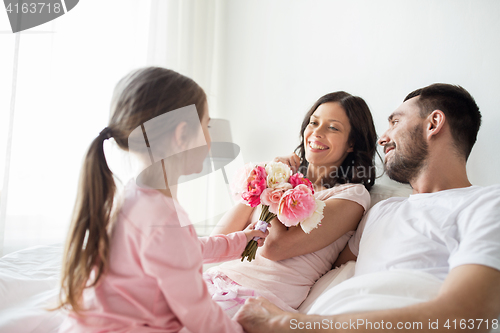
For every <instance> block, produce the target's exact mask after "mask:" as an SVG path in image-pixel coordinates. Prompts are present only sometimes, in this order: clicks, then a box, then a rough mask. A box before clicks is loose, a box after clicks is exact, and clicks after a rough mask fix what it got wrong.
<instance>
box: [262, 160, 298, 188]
mask: <svg viewBox="0 0 500 333" xmlns="http://www.w3.org/2000/svg"><path fill="white" fill-rule="evenodd" d="M266 173H267V187H269V188H272V189H274V188H276V187H278V186H280V184H282V183H286V182H288V179H289V178H290V176H291V175H292V170H291V169H290V167H289V166H288V165H286V164H285V163H282V162H269V163H267V164H266Z"/></svg>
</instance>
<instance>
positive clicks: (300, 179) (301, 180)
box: [289, 172, 314, 194]
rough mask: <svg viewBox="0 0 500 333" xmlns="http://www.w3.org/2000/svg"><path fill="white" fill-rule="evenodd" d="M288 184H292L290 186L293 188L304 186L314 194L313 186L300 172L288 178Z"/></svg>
mask: <svg viewBox="0 0 500 333" xmlns="http://www.w3.org/2000/svg"><path fill="white" fill-rule="evenodd" d="M289 181H290V184H292V186H293V187H294V188H295V187H296V186H297V185H300V184H304V185H306V186H307V187H309V189H310V190H311V192H312V194H314V188H313V184H312V183H311V181H310V180H309V179H307V178H306V177H304V175H303V174H301V173H300V172H297V173H296V174H294V175H292V176H290V180H289Z"/></svg>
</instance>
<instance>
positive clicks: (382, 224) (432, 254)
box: [349, 185, 500, 280]
mask: <svg viewBox="0 0 500 333" xmlns="http://www.w3.org/2000/svg"><path fill="white" fill-rule="evenodd" d="M349 247H350V250H351V252H352V253H353V254H355V255H357V256H358V259H357V263H356V273H355V275H362V274H367V273H373V272H377V271H386V270H390V269H410V270H419V271H423V272H427V273H430V274H433V275H434V276H436V277H438V278H440V279H441V280H444V279H445V278H446V276H447V275H448V273H449V271H450V270H451V269H452V268H454V267H457V266H460V265H464V264H479V265H485V266H489V267H492V268H495V269H497V270H500V185H493V186H488V187H480V186H471V187H466V188H458V189H451V190H445V191H440V192H435V193H421V194H412V195H411V196H410V197H409V198H390V199H387V200H385V201H382V202H380V203H378V204H377V205H375V206H374V207H373V208H372V209H370V210H369V211H368V213H367V214H366V215H365V217H364V218H363V220H362V221H361V223H360V225H359V227H358V230H357V231H356V233H355V234H354V235H353V237H352V238H351V239H350V240H349Z"/></svg>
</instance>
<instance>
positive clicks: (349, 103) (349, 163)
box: [295, 91, 377, 191]
mask: <svg viewBox="0 0 500 333" xmlns="http://www.w3.org/2000/svg"><path fill="white" fill-rule="evenodd" d="M330 102H336V103H339V104H340V105H341V106H342V108H343V109H344V111H345V113H346V115H347V118H349V122H350V124H351V132H350V133H349V142H350V143H352V144H353V149H354V150H353V152H350V153H349V154H348V155H347V157H346V158H345V160H344V162H343V163H342V165H341V166H340V168H339V169H338V170H335V172H331V173H330V174H329V175H328V177H327V179H323V186H325V187H327V188H328V187H332V186H335V185H336V184H345V183H359V184H363V185H364V186H365V187H366V189H367V190H368V191H369V190H370V189H371V187H372V186H373V184H374V183H375V173H376V172H375V161H374V158H375V153H376V151H377V147H376V144H377V133H376V132H375V126H374V124H373V118H372V114H371V112H370V109H369V108H368V105H366V102H365V101H364V100H363V99H362V98H361V97H358V96H352V95H351V94H348V93H346V92H345V91H337V92H333V93H330V94H326V95H324V96H322V97H320V98H319V99H318V100H317V101H316V103H314V105H313V106H312V107H311V109H310V110H309V111H308V112H307V114H306V116H305V117H304V120H303V122H302V127H301V128H300V144H299V145H298V146H297V148H296V149H295V152H296V153H297V155H298V156H299V157H300V159H301V162H300V167H299V171H301V172H302V173H304V174H307V167H308V166H309V162H308V161H307V160H306V158H305V156H306V155H305V148H304V131H305V130H306V127H307V126H308V125H309V121H310V118H311V115H312V114H313V113H314V111H316V109H317V108H318V107H319V106H320V105H321V104H324V103H330Z"/></svg>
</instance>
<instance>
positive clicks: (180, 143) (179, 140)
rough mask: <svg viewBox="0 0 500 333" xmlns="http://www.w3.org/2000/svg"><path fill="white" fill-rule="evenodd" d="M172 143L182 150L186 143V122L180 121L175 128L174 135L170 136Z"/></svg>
mask: <svg viewBox="0 0 500 333" xmlns="http://www.w3.org/2000/svg"><path fill="white" fill-rule="evenodd" d="M172 139H173V141H174V142H173V143H174V144H175V145H176V146H177V147H179V148H180V150H184V149H186V147H187V144H188V133H187V123H186V122H185V121H183V122H180V123H179V124H178V125H177V127H176V128H175V131H174V135H173V137H172Z"/></svg>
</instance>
